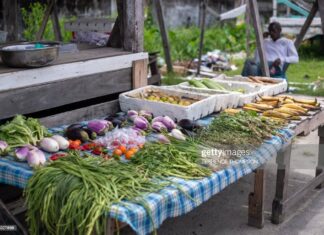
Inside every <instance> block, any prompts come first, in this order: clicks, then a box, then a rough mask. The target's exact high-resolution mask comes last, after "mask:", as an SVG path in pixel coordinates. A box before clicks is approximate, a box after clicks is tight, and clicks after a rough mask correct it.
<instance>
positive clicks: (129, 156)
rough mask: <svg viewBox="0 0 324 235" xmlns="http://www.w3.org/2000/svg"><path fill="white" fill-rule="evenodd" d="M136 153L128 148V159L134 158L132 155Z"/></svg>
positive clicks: (126, 155)
mask: <svg viewBox="0 0 324 235" xmlns="http://www.w3.org/2000/svg"><path fill="white" fill-rule="evenodd" d="M133 155H134V152H133V151H131V150H128V151H127V152H126V154H125V157H126V159H128V160H129V159H131V158H132V156H133Z"/></svg>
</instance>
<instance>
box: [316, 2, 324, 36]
mask: <svg viewBox="0 0 324 235" xmlns="http://www.w3.org/2000/svg"><path fill="white" fill-rule="evenodd" d="M316 2H317V3H318V6H319V12H320V16H321V20H322V31H323V33H324V2H323V0H317V1H316Z"/></svg>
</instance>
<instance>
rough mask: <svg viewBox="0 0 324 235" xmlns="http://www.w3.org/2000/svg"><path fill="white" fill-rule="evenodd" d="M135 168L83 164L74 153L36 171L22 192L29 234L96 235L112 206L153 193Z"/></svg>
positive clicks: (110, 162) (159, 185) (87, 160)
mask: <svg viewBox="0 0 324 235" xmlns="http://www.w3.org/2000/svg"><path fill="white" fill-rule="evenodd" d="M165 185H166V183H163V182H162V183H157V182H154V181H152V180H151V179H150V178H149V177H148V176H147V174H145V172H144V171H143V170H142V168H140V167H136V166H135V165H132V164H127V163H122V162H117V161H115V160H108V161H107V160H101V159H99V158H95V157H88V158H83V157H80V156H79V154H78V153H77V152H75V153H70V155H69V156H67V157H64V158H62V159H60V160H58V161H55V162H53V163H51V164H50V165H48V166H47V167H43V168H40V169H38V170H37V171H36V173H35V175H34V176H33V177H32V178H31V179H30V181H29V184H28V186H27V190H26V192H25V193H26V199H27V200H26V201H27V207H28V212H27V213H28V214H27V220H28V223H29V226H30V234H33V235H36V234H40V231H41V230H44V229H45V231H47V233H48V234H60V235H62V234H75V233H76V232H77V234H85V235H88V234H91V233H92V232H93V229H94V228H95V231H96V233H97V234H102V233H103V231H104V229H105V227H104V226H105V223H104V220H105V216H104V213H105V212H107V211H109V209H110V208H111V205H112V204H113V203H118V202H121V201H122V200H123V199H130V200H131V199H134V198H135V197H137V196H139V195H141V194H143V193H146V192H156V191H158V190H160V189H161V188H162V187H165Z"/></svg>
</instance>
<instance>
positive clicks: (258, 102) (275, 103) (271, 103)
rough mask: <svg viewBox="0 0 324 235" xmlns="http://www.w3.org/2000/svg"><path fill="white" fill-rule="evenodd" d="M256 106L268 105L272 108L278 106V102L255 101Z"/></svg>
mask: <svg viewBox="0 0 324 235" xmlns="http://www.w3.org/2000/svg"><path fill="white" fill-rule="evenodd" d="M257 104H267V105H270V106H272V107H277V106H278V104H279V101H276V100H274V101H264V100H260V101H257Z"/></svg>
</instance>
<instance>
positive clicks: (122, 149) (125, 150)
mask: <svg viewBox="0 0 324 235" xmlns="http://www.w3.org/2000/svg"><path fill="white" fill-rule="evenodd" d="M118 149H120V151H122V153H124V154H125V153H126V152H127V148H126V146H124V145H121V146H119V147H118Z"/></svg>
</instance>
